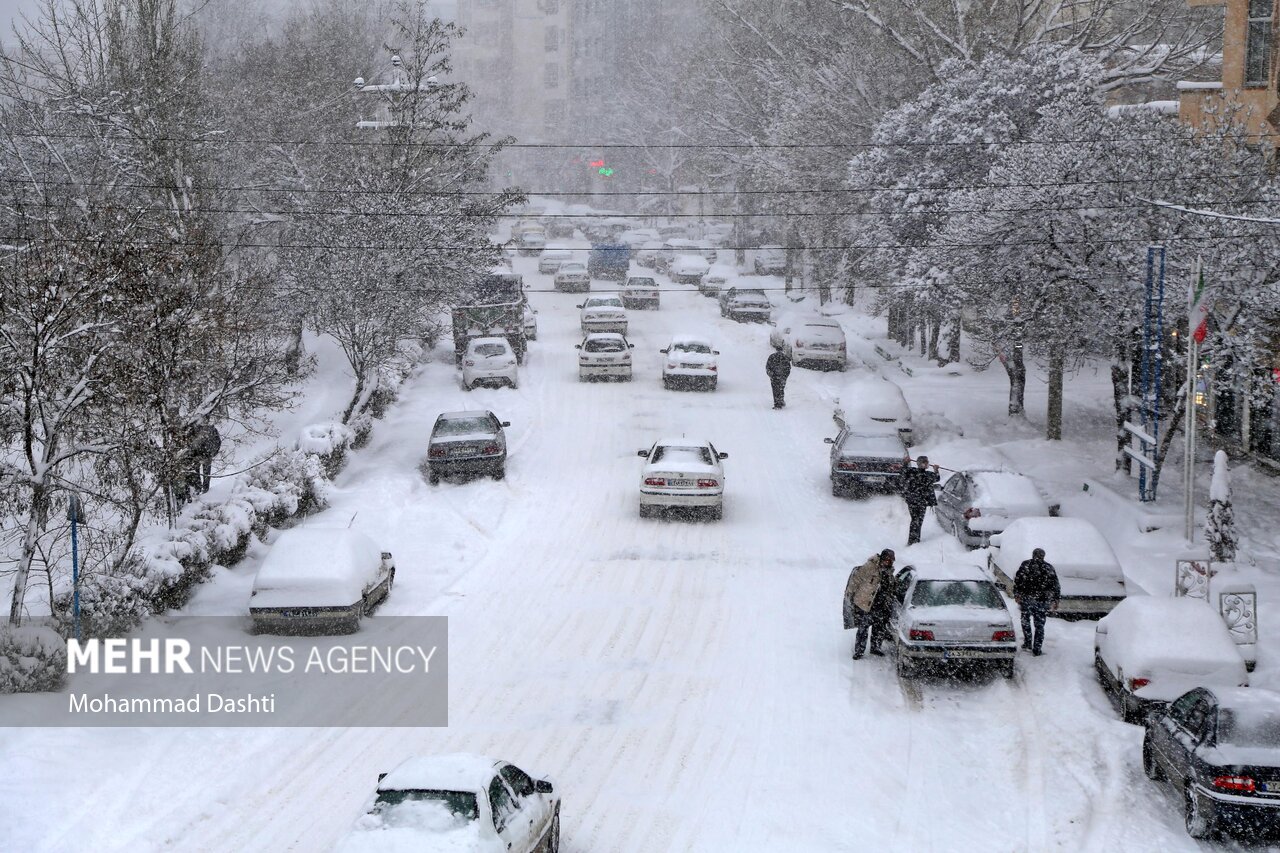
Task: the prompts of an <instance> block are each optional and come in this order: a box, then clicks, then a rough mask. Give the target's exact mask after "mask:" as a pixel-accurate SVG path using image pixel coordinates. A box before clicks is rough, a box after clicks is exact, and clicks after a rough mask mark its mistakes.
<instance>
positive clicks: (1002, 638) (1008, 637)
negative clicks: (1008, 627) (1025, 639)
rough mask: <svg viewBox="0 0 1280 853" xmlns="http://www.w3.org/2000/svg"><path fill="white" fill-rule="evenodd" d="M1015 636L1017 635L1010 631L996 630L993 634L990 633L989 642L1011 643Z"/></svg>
mask: <svg viewBox="0 0 1280 853" xmlns="http://www.w3.org/2000/svg"><path fill="white" fill-rule="evenodd" d="M1017 638H1018V637H1017V635H1016V634H1014V633H1013V632H1012V631H996V632H995V633H994V634H992V635H991V642H993V643H1012V642H1013V641H1014V640H1016V639H1017Z"/></svg>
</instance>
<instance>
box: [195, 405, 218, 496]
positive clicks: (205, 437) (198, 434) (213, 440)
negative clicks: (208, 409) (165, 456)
mask: <svg viewBox="0 0 1280 853" xmlns="http://www.w3.org/2000/svg"><path fill="white" fill-rule="evenodd" d="M187 449H188V453H189V454H190V456H191V460H192V464H193V465H194V468H195V480H194V488H195V490H196V491H199V492H207V491H209V478H210V477H211V476H212V473H213V460H214V457H216V456H217V455H218V451H219V450H221V449H222V436H220V435H218V430H217V428H216V427H214V426H213V424H211V423H209V419H208V418H201V419H200V421H199V423H197V424H196V425H195V426H193V427H191V431H190V439H189V441H188V444H187Z"/></svg>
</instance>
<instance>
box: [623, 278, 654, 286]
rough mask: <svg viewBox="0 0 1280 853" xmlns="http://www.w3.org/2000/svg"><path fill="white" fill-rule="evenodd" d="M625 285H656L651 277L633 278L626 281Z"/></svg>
mask: <svg viewBox="0 0 1280 853" xmlns="http://www.w3.org/2000/svg"><path fill="white" fill-rule="evenodd" d="M627 287H657V285H656V284H654V282H653V279H651V278H633V279H629V280H628V281H627Z"/></svg>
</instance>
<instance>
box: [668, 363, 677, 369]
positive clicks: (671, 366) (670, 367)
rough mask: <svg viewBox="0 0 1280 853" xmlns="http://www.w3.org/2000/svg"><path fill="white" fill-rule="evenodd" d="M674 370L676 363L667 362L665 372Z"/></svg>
mask: <svg viewBox="0 0 1280 853" xmlns="http://www.w3.org/2000/svg"><path fill="white" fill-rule="evenodd" d="M675 369H676V363H675V362H674V361H668V362H667V370H675Z"/></svg>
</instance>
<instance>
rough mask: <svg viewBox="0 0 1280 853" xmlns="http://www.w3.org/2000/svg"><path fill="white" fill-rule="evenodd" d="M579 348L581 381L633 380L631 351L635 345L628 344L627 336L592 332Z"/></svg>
mask: <svg viewBox="0 0 1280 853" xmlns="http://www.w3.org/2000/svg"><path fill="white" fill-rule="evenodd" d="M577 348H578V351H579V352H578V378H579V379H580V380H582V381H584V382H585V381H586V380H588V379H600V378H602V377H603V378H612V379H625V380H630V379H631V350H632V349H634V348H635V344H632V343H628V342H627V339H626V337H625V336H623V335H621V334H619V333H617V332H592V333H591V334H589V335H587V336H586V338H584V339H583V341H582V343H580V344H578V345H577Z"/></svg>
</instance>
